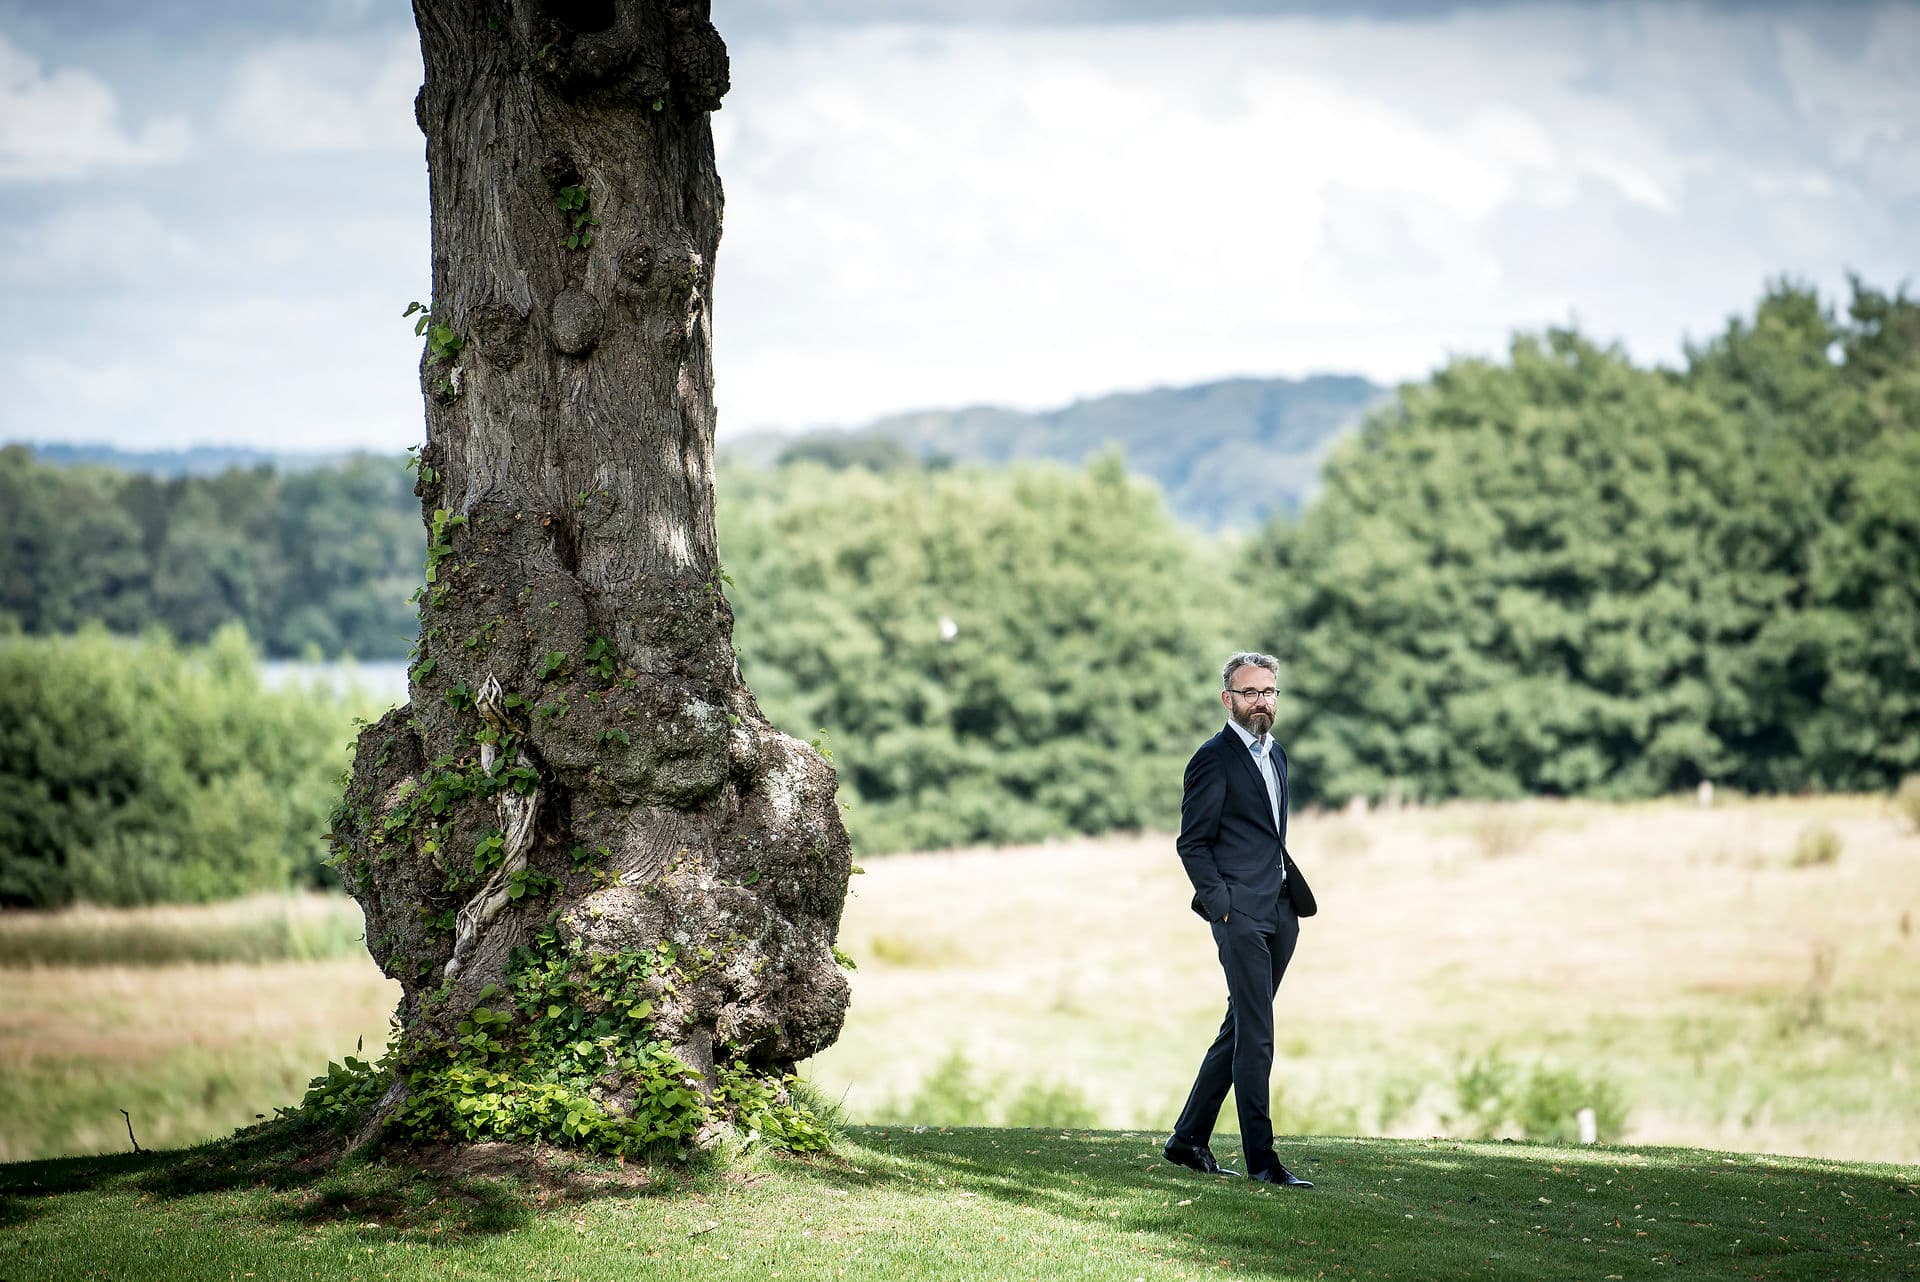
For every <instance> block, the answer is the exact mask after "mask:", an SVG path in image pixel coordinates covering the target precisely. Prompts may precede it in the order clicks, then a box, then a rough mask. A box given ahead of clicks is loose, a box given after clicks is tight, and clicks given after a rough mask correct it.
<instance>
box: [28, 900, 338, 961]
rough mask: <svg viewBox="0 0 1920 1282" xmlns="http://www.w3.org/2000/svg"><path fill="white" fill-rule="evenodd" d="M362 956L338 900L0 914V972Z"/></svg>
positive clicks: (84, 908)
mask: <svg viewBox="0 0 1920 1282" xmlns="http://www.w3.org/2000/svg"><path fill="white" fill-rule="evenodd" d="M366 955H367V942H366V920H365V918H364V917H363V916H362V915H361V913H360V908H359V905H357V904H355V903H354V902H353V901H352V900H350V899H347V898H345V897H344V896H341V895H315V894H307V895H255V896H252V897H250V898H247V899H235V900H230V901H228V902H226V903H221V904H203V905H182V906H177V907H161V908H131V909H103V908H90V907H82V908H70V909H66V910H63V911H61V912H53V913H35V912H6V913H0V967H23V966H172V965H178V964H180V963H192V962H205V963H213V964H235V965H255V964H259V963H262V962H280V961H302V962H310V961H337V960H340V959H342V958H356V959H357V958H362V957H365V956H366Z"/></svg>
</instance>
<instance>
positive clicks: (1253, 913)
mask: <svg viewBox="0 0 1920 1282" xmlns="http://www.w3.org/2000/svg"><path fill="white" fill-rule="evenodd" d="M1279 672H1280V661H1279V660H1277V659H1275V658H1274V657H1273V656H1272V655H1268V654H1254V653H1248V652H1244V651H1243V652H1241V653H1238V654H1235V655H1234V656H1232V657H1231V658H1229V659H1228V660H1227V662H1226V666H1225V667H1223V668H1222V669H1221V672H1220V678H1221V685H1222V686H1224V687H1225V688H1224V689H1222V690H1221V692H1220V702H1221V703H1222V704H1223V705H1224V706H1225V707H1226V709H1227V716H1228V718H1229V720H1228V722H1227V724H1226V726H1225V728H1224V729H1222V730H1221V731H1220V733H1219V734H1217V735H1215V736H1214V737H1213V738H1211V739H1209V740H1207V741H1206V742H1205V743H1203V744H1201V745H1200V750H1199V751H1198V752H1196V753H1194V754H1193V759H1192V760H1191V761H1189V762H1188V763H1187V776H1186V791H1185V793H1184V795H1183V796H1182V797H1181V800H1180V839H1179V840H1178V841H1177V842H1176V843H1175V848H1176V849H1177V850H1178V851H1179V852H1180V862H1181V863H1182V864H1184V865H1186V869H1187V878H1188V880H1190V881H1192V882H1193V911H1195V912H1196V913H1199V914H1200V915H1201V916H1202V917H1203V918H1205V919H1206V920H1207V921H1208V922H1209V923H1210V924H1211V925H1212V928H1213V942H1214V946H1215V947H1216V948H1217V949H1218V950H1219V953H1220V968H1221V969H1222V970H1223V971H1225V972H1226V976H1227V1017H1226V1019H1225V1021H1224V1022H1222V1023H1221V1025H1220V1033H1219V1035H1218V1036H1217V1037H1215V1038H1214V1039H1213V1045H1211V1046H1209V1047H1207V1053H1206V1055H1205V1057H1203V1058H1202V1059H1201V1061H1200V1072H1199V1074H1198V1075H1197V1076H1196V1077H1195V1078H1194V1080H1193V1091H1192V1092H1191V1093H1190V1094H1189V1095H1188V1096H1187V1106H1186V1107H1185V1108H1183V1109H1182V1110H1180V1120H1179V1121H1177V1122H1175V1123H1174V1126H1173V1134H1172V1135H1171V1136H1169V1137H1168V1138H1167V1143H1166V1148H1165V1149H1164V1150H1163V1151H1164V1152H1165V1154H1166V1157H1167V1160H1168V1161H1170V1162H1177V1163H1179V1164H1180V1165H1182V1166H1190V1167H1192V1168H1193V1169H1194V1170H1196V1171H1206V1172H1208V1173H1210V1174H1217V1175H1232V1174H1234V1172H1232V1171H1229V1170H1226V1169H1224V1168H1222V1167H1221V1165H1220V1164H1219V1163H1218V1162H1216V1161H1215V1160H1214V1157H1213V1153H1212V1152H1211V1151H1210V1150H1209V1149H1208V1148H1207V1141H1208V1139H1209V1138H1210V1137H1211V1136H1212V1135H1213V1124H1214V1121H1215V1120H1216V1119H1217V1118H1218V1117H1219V1115H1220V1105H1221V1104H1222V1103H1223V1102H1224V1101H1225V1100H1226V1097H1227V1088H1228V1087H1229V1086H1231V1087H1232V1088H1233V1095H1234V1100H1235V1104H1236V1106H1237V1108H1238V1110H1239V1114H1240V1143H1241V1146H1242V1148H1243V1149H1244V1150H1245V1152H1246V1155H1247V1178H1249V1179H1254V1180H1260V1181H1262V1182H1264V1183H1267V1184H1280V1185H1285V1186H1286V1187H1289V1188H1303V1189H1304V1188H1312V1187H1313V1185H1312V1184H1311V1183H1309V1182H1308V1181H1306V1180H1303V1179H1300V1178H1299V1177H1298V1176H1296V1175H1294V1173H1293V1172H1292V1171H1289V1170H1288V1169H1287V1168H1286V1167H1285V1166H1284V1165H1282V1164H1281V1162H1280V1159H1279V1158H1278V1157H1277V1156H1275V1154H1274V1151H1273V1117H1272V1115H1271V1114H1270V1113H1269V1112H1268V1109H1267V1078H1268V1076H1269V1074H1270V1073H1271V1072H1272V1071H1273V994H1274V990H1275V989H1277V988H1279V987H1280V977H1281V976H1282V975H1284V974H1286V972H1287V962H1288V961H1289V960H1290V959H1291V958H1292V957H1293V946H1294V944H1295V942H1296V941H1297V940H1298V939H1299V938H1300V920H1299V919H1300V918H1302V917H1311V916H1313V914H1314V913H1315V912H1317V911H1319V909H1318V907H1317V905H1315V903H1314V902H1313V892H1312V891H1311V890H1309V889H1308V888H1307V881H1306V878H1304V877H1302V876H1301V875H1300V869H1299V868H1298V867H1296V866H1295V864H1294V862H1293V860H1292V859H1291V858H1289V857H1288V855H1287V754H1286V753H1285V752H1283V751H1281V749H1280V745H1279V744H1277V743H1275V742H1274V740H1273V735H1272V731H1273V714H1274V701H1275V699H1277V698H1278V697H1279V694H1278V675H1279Z"/></svg>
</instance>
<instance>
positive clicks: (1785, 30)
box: [1778, 7, 1920, 197]
mask: <svg viewBox="0 0 1920 1282" xmlns="http://www.w3.org/2000/svg"><path fill="white" fill-rule="evenodd" d="M1778 37H1779V41H1780V64H1781V69H1782V70H1783V71H1784V72H1785V74H1786V76H1787V80H1788V83H1789V85H1790V86H1791V88H1792V92H1793V98H1794V102H1795V104H1796V105H1797V106H1798V107H1799V108H1800V111H1801V112H1802V113H1803V114H1804V115H1805V116H1806V117H1807V118H1808V119H1809V120H1810V121H1811V122H1812V123H1813V124H1814V125H1815V127H1816V128H1818V129H1819V130H1820V131H1821V133H1822V134H1823V135H1824V136H1825V137H1826V139H1827V140H1828V143H1829V145H1830V147H1831V149H1832V153H1833V155H1834V157H1835V158H1836V159H1837V160H1838V161H1839V162H1840V163H1841V164H1843V165H1844V166H1846V167H1847V168H1849V169H1851V170H1853V171H1854V172H1855V173H1856V174H1857V175H1858V178H1859V180H1860V181H1861V182H1862V183H1864V184H1865V185H1866V186H1868V187H1869V188H1871V189H1873V190H1875V191H1877V192H1881V193H1884V194H1886V195H1889V196H1896V197H1902V196H1915V195H1920V10H1915V9H1913V8H1907V7H1900V8H1892V7H1889V8H1886V9H1883V10H1881V11H1880V12H1879V13H1877V14H1876V15H1875V18H1874V23H1873V30H1872V34H1871V35H1870V37H1869V38H1868V42H1867V49H1866V54H1865V56H1864V57H1862V58H1859V59H1853V60H1849V59H1843V58H1841V57H1839V56H1837V55H1835V54H1833V53H1831V52H1829V51H1827V50H1825V49H1823V48H1822V47H1821V46H1820V44H1819V43H1818V42H1817V41H1815V40H1814V39H1813V38H1812V36H1811V35H1810V34H1809V33H1808V32H1806V31H1804V30H1800V29H1797V28H1794V27H1792V26H1788V25H1785V24H1782V26H1781V27H1780V28H1779V31H1778Z"/></svg>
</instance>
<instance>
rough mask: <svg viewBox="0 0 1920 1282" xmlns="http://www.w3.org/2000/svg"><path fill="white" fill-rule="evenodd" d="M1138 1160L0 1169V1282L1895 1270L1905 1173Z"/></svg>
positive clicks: (1404, 1147)
mask: <svg viewBox="0 0 1920 1282" xmlns="http://www.w3.org/2000/svg"><path fill="white" fill-rule="evenodd" d="M1158 1140H1159V1136H1158V1135H1157V1134H1148V1133H1144V1132H1113V1131H1076V1132H1057V1131H1045V1132H1040V1131H1016V1130H954V1131H927V1132H918V1133H916V1132H915V1131H913V1130H911V1129H883V1128H856V1129H854V1130H853V1131H851V1132H850V1133H849V1134H848V1135H847V1136H846V1138H845V1140H844V1141H843V1144H842V1148H841V1150H840V1152H839V1153H838V1154H837V1155H835V1156H833V1157H830V1158H821V1159H809V1160H801V1159H794V1158H780V1157H773V1156H752V1157H748V1158H746V1159H742V1160H739V1161H737V1162H735V1163H734V1164H733V1165H731V1166H722V1165H718V1164H713V1165H707V1166H705V1167H704V1168H700V1169H688V1168H685V1167H679V1166H673V1165H671V1164H669V1166H668V1168H667V1169H665V1170H660V1169H652V1170H647V1169H641V1168H637V1167H619V1166H614V1165H610V1164H606V1163H582V1162H571V1163H569V1162H566V1161H553V1160H551V1159H549V1160H548V1161H546V1162H543V1163H540V1164H538V1166H537V1167H536V1166H532V1165H530V1164H528V1163H527V1162H526V1161H524V1160H519V1161H511V1160H507V1159H508V1158H511V1157H514V1156H522V1157H523V1155H514V1154H512V1153H511V1152H510V1151H509V1152H507V1153H503V1152H502V1151H501V1150H500V1149H498V1148H497V1147H495V1146H481V1147H480V1148H477V1149H470V1150H457V1151H452V1152H443V1153H441V1154H438V1155H436V1156H435V1157H434V1158H433V1159H432V1161H431V1164H430V1166H429V1167H428V1168H427V1169H422V1168H421V1167H420V1166H418V1165H408V1164H403V1163H401V1162H399V1161H393V1162H390V1163H387V1164H348V1165H344V1166H340V1167H335V1168H332V1169H328V1168H325V1167H317V1168H313V1169H307V1168H304V1167H303V1166H302V1165H301V1163H299V1162H298V1161H295V1160H291V1156H292V1155H291V1154H290V1152H289V1151H288V1150H287V1149H286V1148H284V1147H282V1146H283V1145H284V1144H285V1143H286V1136H285V1133H284V1132H281V1131H276V1130H274V1129H273V1128H268V1129H267V1130H265V1131H263V1132H257V1133H254V1134H251V1135H247V1136H242V1137H240V1138H239V1139H237V1140H236V1141H233V1142H229V1143H226V1144H222V1145H214V1146H209V1147H206V1148H202V1149H194V1150H186V1151H181V1152H172V1153H150V1154H145V1155H140V1156H132V1155H129V1156H122V1157H101V1158H68V1159H59V1160H52V1161H42V1162H31V1163H22V1164H17V1165H12V1166H4V1167H0V1227H3V1228H4V1229H5V1232H4V1234H0V1277H5V1278H8V1279H10V1282H27V1280H29V1279H39V1278H47V1279H53V1278H59V1279H67V1278H82V1277H91V1276H102V1277H105V1276H111V1277H114V1278H122V1279H129V1280H135V1279H142V1278H154V1279H172V1278H180V1277H205V1278H211V1277H222V1278H225V1277H233V1278H244V1277H255V1278H260V1279H267V1278H310V1277H321V1278H340V1279H350V1278H363V1279H376V1278H379V1279H385V1278H396V1279H408V1278H435V1279H441V1278H449V1277H459V1278H487V1277H502V1278H543V1279H546V1278H564V1279H601V1278H604V1279H623V1280H624V1279H632V1278H646V1279H681V1278H684V1279H689V1280H691V1279H701V1280H703V1282H721V1280H724V1279H731V1278H740V1279H752V1280H753V1282H762V1280H763V1279H796V1278H831V1279H840V1278H849V1279H887V1280H889V1282H891V1280H892V1279H899V1278H921V1277H940V1278H994V1279H999V1278H1048V1279H1051V1278H1062V1277H1067V1278H1092V1279H1115V1280H1126V1279H1148V1278H1156V1279H1158V1278H1198V1277H1208V1278H1218V1277H1248V1278H1274V1279H1291V1278H1300V1279H1311V1278H1318V1277H1321V1276H1323V1275H1325V1276H1342V1277H1345V1276H1358V1277H1396V1278H1415V1279H1425V1278H1452V1277H1458V1278H1474V1279H1479V1278H1527V1279H1535V1278H1593V1279H1596V1280H1598V1279H1606V1278H1621V1279H1625V1278H1642V1277H1660V1278H1749V1279H1761V1280H1767V1279H1788V1278H1855V1277H1857V1278H1875V1279H1882V1278H1892V1277H1903V1276H1920V1245H1917V1244H1916V1243H1920V1197H1916V1193H1915V1188H1914V1180H1915V1172H1914V1171H1913V1170H1912V1169H1904V1170H1903V1169H1899V1168H1895V1167H1891V1166H1876V1165H1869V1164H1863V1163H1839V1162H1824V1161H1819V1160H1815V1159H1807V1158H1769V1157H1754V1156H1751V1155H1742V1156H1734V1155H1727V1154H1721V1153H1714V1152H1707V1151H1702V1150H1695V1149H1653V1148H1633V1149H1626V1148H1596V1149H1579V1150H1573V1149H1562V1148H1550V1147H1543V1146H1537V1145H1526V1144H1500V1143H1464V1142H1454V1141H1418V1140H1350V1139H1323V1138H1296V1139H1293V1140H1292V1141H1290V1143H1289V1146H1288V1151H1287V1157H1288V1158H1289V1159H1290V1161H1291V1162H1292V1163H1293V1164H1294V1166H1295V1168H1296V1169H1298V1170H1301V1171H1303V1172H1305V1173H1307V1174H1309V1175H1311V1176H1312V1177H1313V1178H1314V1179H1315V1180H1316V1181H1318V1184H1319V1187H1317V1188H1315V1189H1313V1190H1311V1191H1306V1192H1301V1191H1291V1190H1276V1189H1270V1188H1266V1187H1263V1186H1259V1185H1254V1184H1250V1183H1248V1182H1247V1181H1244V1180H1237V1179H1224V1178H1219V1177H1210V1176H1203V1175H1197V1174H1194V1173H1192V1172H1188V1171H1185V1170H1182V1169H1179V1168H1176V1167H1174V1166H1172V1165H1170V1164H1168V1163H1167V1162H1165V1161H1163V1160H1162V1159H1161V1158H1160V1156H1159V1152H1158Z"/></svg>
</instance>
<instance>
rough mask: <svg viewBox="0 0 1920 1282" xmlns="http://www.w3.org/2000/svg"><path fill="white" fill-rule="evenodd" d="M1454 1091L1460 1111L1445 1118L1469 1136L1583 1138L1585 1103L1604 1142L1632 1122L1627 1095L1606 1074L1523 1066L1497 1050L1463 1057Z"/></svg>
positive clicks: (1549, 1140)
mask: <svg viewBox="0 0 1920 1282" xmlns="http://www.w3.org/2000/svg"><path fill="white" fill-rule="evenodd" d="M1453 1090H1454V1099H1455V1102H1456V1106H1457V1107H1456V1111H1455V1113H1453V1114H1451V1115H1449V1116H1447V1117H1445V1118H1444V1119H1443V1120H1444V1121H1445V1122H1446V1124H1447V1125H1448V1126H1449V1127H1450V1128H1452V1129H1453V1131H1454V1133H1455V1134H1458V1135H1461V1136H1463V1137H1466V1138H1470V1139H1486V1138H1489V1137H1491V1136H1495V1135H1502V1134H1511V1133H1515V1132H1517V1133H1518V1134H1520V1135H1521V1136H1524V1137H1525V1138H1527V1139H1530V1140H1540V1141H1544V1142H1547V1143H1561V1144H1565V1143H1572V1142H1573V1141H1575V1140H1577V1139H1578V1138H1579V1133H1580V1131H1579V1114H1580V1110H1581V1109H1583V1108H1591V1109H1592V1110H1593V1112H1594V1123H1595V1127H1596V1129H1597V1131H1598V1136H1599V1139H1600V1140H1601V1141H1602V1142H1606V1141H1609V1140H1614V1139H1618V1138H1619V1137H1620V1135H1621V1134H1622V1133H1623V1132H1624V1131H1625V1130H1626V1126H1627V1103H1626V1099H1625V1097H1624V1096H1623V1095H1622V1094H1621V1092H1620V1090H1619V1088H1618V1087H1616V1086H1615V1085H1614V1084H1613V1083H1612V1081H1611V1080H1609V1078H1608V1077H1607V1076H1606V1074H1604V1073H1600V1074H1596V1075H1595V1076H1593V1077H1587V1076H1585V1075H1584V1074H1582V1073H1580V1072H1578V1071H1577V1070H1574V1069H1570V1068H1563V1067H1560V1066H1558V1065H1553V1064H1547V1063H1537V1064H1534V1065H1533V1066H1532V1067H1531V1068H1527V1069H1522V1068H1521V1067H1520V1066H1518V1065H1516V1064H1513V1063H1511V1062H1510V1061H1508V1060H1507V1059H1506V1058H1505V1057H1503V1056H1502V1055H1501V1053H1500V1052H1499V1051H1498V1050H1490V1051H1488V1052H1486V1053H1485V1054H1483V1055H1481V1056H1479V1057H1477V1058H1475V1059H1472V1060H1467V1061H1464V1062H1463V1063H1462V1064H1461V1065H1460V1066H1459V1068H1458V1069H1457V1070H1456V1071H1455V1074H1454V1082H1453Z"/></svg>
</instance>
